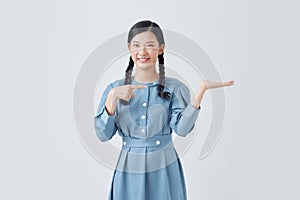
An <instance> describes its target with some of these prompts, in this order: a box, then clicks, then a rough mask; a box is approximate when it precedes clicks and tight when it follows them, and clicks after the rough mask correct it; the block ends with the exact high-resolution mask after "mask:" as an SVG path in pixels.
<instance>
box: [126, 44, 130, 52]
mask: <svg viewBox="0 0 300 200" xmlns="http://www.w3.org/2000/svg"><path fill="white" fill-rule="evenodd" d="M127 48H128V50H129V51H130V43H128V44H127Z"/></svg>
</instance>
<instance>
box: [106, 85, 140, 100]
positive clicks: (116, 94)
mask: <svg viewBox="0 0 300 200" xmlns="http://www.w3.org/2000/svg"><path fill="white" fill-rule="evenodd" d="M143 88H146V85H122V86H118V87H114V88H112V89H111V91H110V92H111V95H112V97H113V98H114V99H115V100H117V99H123V100H125V101H129V100H130V99H131V98H134V97H135V95H134V92H133V90H135V89H143Z"/></svg>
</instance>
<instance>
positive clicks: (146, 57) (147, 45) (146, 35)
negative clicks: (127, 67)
mask: <svg viewBox="0 0 300 200" xmlns="http://www.w3.org/2000/svg"><path fill="white" fill-rule="evenodd" d="M128 49H129V51H130V55H131V57H132V60H133V61H134V63H135V65H136V66H137V67H140V68H143V69H146V68H149V67H155V64H156V61H157V56H158V55H159V54H162V53H163V50H164V45H163V44H162V45H160V46H159V43H158V40H157V38H156V36H155V35H154V33H152V32H151V31H146V32H142V33H139V34H137V35H136V36H134V37H133V38H132V40H131V42H130V43H129V44H128Z"/></svg>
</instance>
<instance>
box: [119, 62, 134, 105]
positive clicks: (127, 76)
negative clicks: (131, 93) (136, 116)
mask: <svg viewBox="0 0 300 200" xmlns="http://www.w3.org/2000/svg"><path fill="white" fill-rule="evenodd" d="M133 67H134V62H133V60H132V57H131V56H130V58H129V64H128V67H127V69H126V70H125V80H124V85H129V84H131V73H132V70H133ZM120 101H121V103H122V104H124V105H128V104H129V102H128V101H125V100H123V99H120Z"/></svg>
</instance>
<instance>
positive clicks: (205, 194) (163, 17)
mask: <svg viewBox="0 0 300 200" xmlns="http://www.w3.org/2000/svg"><path fill="white" fill-rule="evenodd" d="M298 11H299V3H297V1H292V0H286V1H279V0H273V1H271V0H269V1H267V0H244V1H238V0H226V1H225V0H219V1H217V0H211V1H154V0H153V1H146V2H145V1H112V0H111V1H103V2H101V1H90V0H89V1H76V0H73V1H71V0H68V1H67V0H60V1H37V0H35V1H34V0H28V1H20V0H19V1H6V2H4V1H2V2H1V3H0V22H1V23H0V24H1V25H0V26H1V32H0V34H1V37H0V53H1V59H0V66H1V73H0V75H1V79H0V81H1V84H0V87H1V90H0V91H1V140H0V148H1V149H0V152H1V153H0V154H1V165H0V166H1V174H0V177H1V178H0V188H1V192H0V199H5V200H10V199H14V200H17V199H31V200H38V199H43V200H48V199H49V200H50V199H56V200H69V199H70V200H96V199H101V200H102V199H106V198H107V195H108V191H109V187H110V181H111V177H112V170H111V169H109V168H107V167H105V166H103V165H101V164H100V163H99V162H97V161H96V160H95V159H94V158H93V157H92V156H91V155H90V154H89V153H88V152H87V151H86V149H85V148H84V147H83V146H82V144H81V142H80V139H79V137H78V135H77V132H76V127H75V124H74V120H73V108H72V107H73V105H72V98H73V89H74V84H75V81H76V77H77V75H78V73H79V70H80V68H81V66H82V64H83V62H84V61H85V59H86V58H87V57H88V55H89V54H90V53H91V52H92V51H93V50H94V49H95V48H97V47H98V46H99V45H101V43H102V42H104V41H106V40H108V39H110V38H111V37H112V36H115V35H117V34H119V33H122V32H124V31H127V30H129V28H130V27H131V26H132V25H133V24H134V23H135V22H137V21H139V20H142V19H150V20H153V21H155V22H157V23H158V24H159V25H160V26H161V27H162V28H165V29H171V30H174V31H176V32H179V33H182V34H184V35H185V36H187V37H189V38H191V39H192V40H194V41H195V42H197V43H198V44H199V45H200V46H201V47H202V48H204V49H205V51H206V52H207V54H208V55H209V57H210V58H211V59H212V61H213V62H214V64H215V66H216V68H217V70H218V71H219V73H220V74H221V76H222V78H223V79H224V80H231V79H232V80H235V81H236V83H235V85H234V86H232V87H230V88H227V89H226V90H225V92H226V119H225V124H224V127H223V132H222V137H221V139H220V141H219V142H218V144H217V146H216V147H215V149H214V151H213V152H212V153H211V154H210V155H209V156H208V157H207V158H206V159H204V160H198V159H197V153H198V152H199V148H198V147H197V146H195V145H196V144H195V145H193V146H192V147H191V149H190V150H189V151H188V152H187V153H186V154H185V155H184V156H183V158H182V163H183V166H184V172H185V176H186V183H187V188H188V196H189V199H191V200H197V199H205V200H266V199H273V200H275V199H276V200H277V199H278V200H281V199H289V200H292V199H299V198H300V194H299V180H300V173H299V171H298V170H299V169H300V162H299V155H298V152H299V151H300V148H299V143H298V142H299V139H300V137H299V133H300V131H299V111H300V109H299V105H298V102H299V100H300V98H299V89H298V73H299V70H298V68H299V67H300V61H299V46H300V39H299V35H300V27H299V18H300V14H299V12H298ZM166 62H167V61H166ZM126 64H127V63H126ZM126 64H125V63H124V66H122V67H120V70H123V69H125V65H126ZM204 98H205V97H204ZM207 99H208V98H206V100H207ZM206 102H207V101H206ZM206 102H205V101H204V102H203V104H202V106H203V110H204V111H203V113H201V114H200V116H201V117H202V118H205V115H204V113H209V112H210V111H209V110H207V109H209V108H210V107H209V106H207V107H206V106H205V104H206ZM201 117H200V119H199V120H201Z"/></svg>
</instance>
